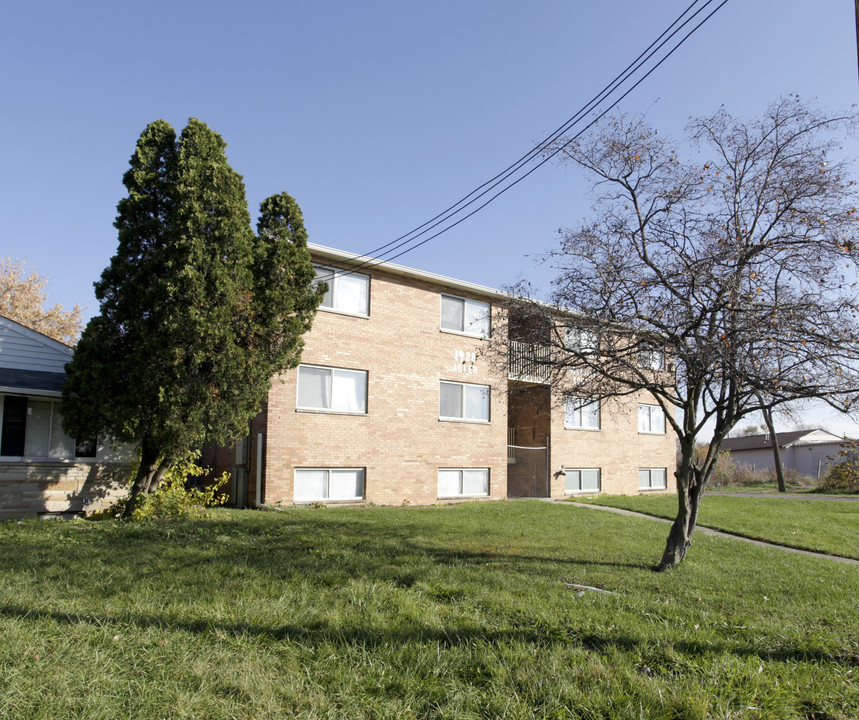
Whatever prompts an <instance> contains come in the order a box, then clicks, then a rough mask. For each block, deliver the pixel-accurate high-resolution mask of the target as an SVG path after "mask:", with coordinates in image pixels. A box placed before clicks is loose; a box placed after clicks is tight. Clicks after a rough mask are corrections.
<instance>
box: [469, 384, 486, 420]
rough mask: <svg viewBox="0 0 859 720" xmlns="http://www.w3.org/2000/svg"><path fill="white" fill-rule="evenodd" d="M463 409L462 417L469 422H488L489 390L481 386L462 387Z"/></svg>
mask: <svg viewBox="0 0 859 720" xmlns="http://www.w3.org/2000/svg"><path fill="white" fill-rule="evenodd" d="M463 388H464V390H465V407H464V412H463V417H465V418H468V419H469V420H489V388H488V387H485V386H483V385H463Z"/></svg>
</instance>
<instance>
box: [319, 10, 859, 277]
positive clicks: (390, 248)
mask: <svg viewBox="0 0 859 720" xmlns="http://www.w3.org/2000/svg"><path fill="white" fill-rule="evenodd" d="M699 2H700V0H693V2H692V3H691V4H690V5H689V6H688V7H687V8H686V9H685V10H684V11H683V12H682V13H680V15H678V16H677V18H676V19H675V20H674V21H673V22H672V23H671V24H670V25H669V26H668V27H667V28H666V29H665V30H664V31H663V32H662V33H661V34H660V35H659V36H658V37H657V38H656V39H655V40H654V41H653V42H651V43H650V45H648V47H647V48H646V49H645V50H644V51H643V52H642V53H640V54H639V55H638V57H637V58H636V59H635V60H633V61H632V62H631V63H630V64H629V65H627V66H626V68H624V70H623V71H621V72H620V73H619V74H618V75H616V76H615V77H614V79H613V80H612V81H611V82H609V84H608V85H606V86H605V87H603V89H602V90H600V91H599V93H597V94H596V95H595V96H594V97H593V98H591V99H590V100H589V101H588V102H587V103H586V104H585V105H584V106H582V107H581V108H580V109H579V110H578V111H577V112H576V113H575V114H574V115H573V116H572V117H570V118H569V119H567V121H566V122H564V123H563V124H562V125H561V126H559V127H558V128H557V129H556V130H554V131H553V132H552V133H551V134H550V135H549V136H548V137H546V138H544V139H543V140H542V141H541V142H540V143H538V144H537V145H536V146H534V147H533V148H532V149H531V150H529V151H528V152H527V153H525V154H524V155H522V156H521V157H520V158H519V159H518V160H516V161H515V162H513V163H511V164H510V165H508V166H507V167H506V168H505V169H504V170H502V171H501V172H500V173H498V174H497V175H495V177H493V178H491V179H490V180H487V181H486V182H485V183H483V184H482V185H480V186H479V187H477V188H475V189H474V190H472V191H471V192H470V193H468V194H467V195H465V196H464V197H463V198H461V199H460V200H458V201H457V202H456V203H454V204H453V205H451V206H450V207H448V208H447V209H445V210H443V211H442V212H441V213H439V214H438V215H436V216H435V217H433V218H431V219H430V220H427V221H426V222H425V223H423V224H422V225H419V226H418V227H416V228H414V229H413V230H411V231H409V232H408V233H405V234H404V235H401V236H400V237H398V238H396V239H394V240H392V241H390V242H388V243H386V244H384V245H382V246H380V247H378V248H375V249H374V250H371V251H369V252H368V253H365V254H364V255H363V256H359V257H364V258H366V259H365V260H363V261H361V262H360V263H358V264H357V265H355V266H353V267H351V268H349V270H347V271H344V272H338V273H337V274H338V275H343V274H351V273H354V272H357V271H359V270H361V269H363V268H366V267H371V266H374V265H378V264H380V263H383V262H390V261H391V260H394V259H396V258H399V257H401V256H403V255H405V254H406V253H409V252H411V251H412V250H415V249H417V248H418V247H420V246H422V245H425V244H426V243H428V242H429V241H430V240H433V239H435V238H437V237H438V236H439V235H442V234H443V233H445V232H447V231H448V230H451V229H453V228H454V227H456V226H457V225H459V224H460V223H462V222H464V221H465V220H467V219H468V218H470V217H472V216H473V215H475V214H476V213H477V212H479V211H480V210H482V209H483V208H485V207H486V206H487V205H489V204H490V203H491V202H493V201H494V200H496V199H497V198H498V197H499V196H501V195H503V194H504V193H505V192H507V191H508V190H510V189H511V188H512V187H514V186H516V185H518V184H519V183H520V182H522V180H524V179H525V178H527V177H528V176H530V175H531V174H532V173H533V172H535V171H536V170H537V169H538V168H540V167H542V166H543V165H545V164H546V163H547V162H549V160H551V159H553V158H554V157H555V156H556V155H557V154H558V153H560V152H562V151H563V150H564V148H566V147H567V146H568V145H569V144H570V143H572V142H573V141H575V140H576V139H578V138H579V137H581V135H582V134H584V133H585V132H586V131H587V130H589V129H590V128H591V127H593V125H595V124H596V123H597V122H599V120H601V119H602V118H603V117H605V115H606V114H608V113H609V112H610V111H611V110H612V109H613V108H615V107H616V106H617V105H618V104H619V103H620V102H621V101H622V100H623V99H624V98H626V97H627V96H628V95H629V94H630V93H631V92H632V91H633V90H635V89H636V88H637V87H638V86H639V85H640V84H641V83H642V82H644V80H646V79H647V78H648V77H649V76H650V75H651V74H652V73H653V72H654V71H655V70H656V69H657V68H658V67H659V66H660V65H662V63H663V62H665V61H666V60H667V59H668V58H669V57H671V55H673V54H674V52H676V51H677V50H678V49H679V48H680V46H681V45H683V43H685V42H686V40H688V39H689V37H691V36H692V35H693V34H694V33H695V32H697V30H698V29H699V28H700V27H701V26H702V25H704V23H706V22H707V21H708V20H709V19H710V18H711V17H713V15H715V14H716V13H717V12H718V11H719V10H720V9H721V8H722V7H723V6H724V5H725V4H727V2H728V0H721V2H720V3H719V4H718V5H717V6H716V8H715V9H713V10H712V11H711V12H710V13H709V14H708V15H706V17H704V18H703V19H702V20H700V21H699V22H698V24H697V25H695V26H694V27H693V28H692V29H691V30H689V31H688V32H687V33H686V34H685V35H684V36H683V37H682V38H680V39H679V40H678V41H677V42H676V43H675V44H674V45H673V47H671V48H670V49H669V50H668V51H667V53H666V54H665V55H664V56H662V57H661V58H660V59H659V60H658V61H657V62H656V64H655V65H653V67H651V68H650V69H649V70H648V71H647V72H646V73H645V74H644V75H643V76H642V77H641V78H639V79H638V80H637V81H636V82H635V83H634V84H633V85H632V86H631V87H629V89H627V90H626V91H625V92H624V93H623V94H622V95H620V97H618V98H617V99H616V100H614V101H613V102H612V103H611V104H610V105H608V106H607V107H606V108H605V109H604V110H602V111H601V112H600V113H599V114H598V115H597V116H596V117H594V119H593V120H591V121H590V122H589V123H588V124H587V125H585V127H583V128H582V129H581V130H579V131H578V132H577V133H576V134H575V135H573V136H572V137H570V138H568V139H567V140H566V142H565V143H564V144H562V145H557V142H558V141H559V140H560V139H561V138H563V137H564V135H565V134H566V133H569V132H570V131H571V130H572V129H573V128H574V127H575V126H576V125H577V124H579V123H580V122H581V121H582V119H583V118H584V117H585V116H586V115H587V114H588V113H590V112H592V111H594V110H595V109H596V108H597V107H598V106H599V105H600V104H601V103H602V102H603V101H604V100H606V99H607V98H609V96H611V95H612V94H613V93H614V92H615V91H617V90H618V89H619V88H620V87H621V85H623V84H624V83H625V82H626V81H627V80H629V79H630V78H631V77H632V75H633V74H635V73H636V72H637V71H638V70H640V69H641V68H642V67H643V66H644V65H645V64H646V63H648V62H649V61H650V60H651V59H652V58H653V57H654V56H655V55H656V54H657V53H658V52H659V51H660V50H662V48H663V47H665V45H667V44H668V43H669V42H670V41H671V40H672V39H673V38H674V37H675V36H676V35H677V34H678V33H680V32H681V31H682V30H683V28H685V27H686V26H687V25H689V24H690V23H691V22H692V21H693V20H694V19H695V18H696V17H697V16H698V15H700V14H701V13H703V12H704V11H705V10H706V9H707V8H708V6H710V5H712V4H713V3H715V2H718V0H706V1H705V2H704V4H703V5H701V7H699V8H698V9H697V10H695V12H693V13H692V14H691V15H689V13H690V12H691V11H692V9H693V8H694V7H695V6H696V5H697V4H698V3H699ZM857 2H859V0H857ZM686 15H689V17H686V19H685V20H684V19H683V18H684V17H685V16H686ZM681 21H682V22H681ZM550 148H551V150H550ZM541 154H542V155H543V156H544V157H543V159H542V160H541V161H540V162H539V163H537V164H536V165H534V167H532V168H531V169H530V170H528V171H527V172H525V173H524V174H522V175H521V176H519V177H517V178H515V179H513V180H510V178H511V177H513V176H514V175H516V173H518V172H519V171H521V170H522V169H523V168H524V167H525V166H527V165H528V164H529V163H531V162H532V161H533V160H535V159H536V158H537V157H539V156H540V155H541ZM508 180H510V182H509V183H507V184H506V185H503V187H501V189H500V190H498V191H497V192H495V193H494V194H492V195H490V196H489V198H488V199H486V200H484V201H483V202H482V203H480V204H479V205H477V207H475V208H474V209H472V210H471V211H470V212H468V213H466V214H465V215H462V216H461V217H459V218H458V219H456V220H454V218H456V216H457V215H460V214H461V213H463V212H464V211H465V210H466V209H467V208H469V207H471V206H472V205H474V204H476V203H478V202H479V201H480V200H481V199H482V198H484V197H486V196H487V195H489V194H490V193H491V192H492V191H493V190H495V189H496V188H498V187H499V186H500V185H502V184H503V183H505V182H507V181H508ZM448 221H451V222H450V224H449V225H444V224H445V223H447V222H448ZM440 225H444V227H442V228H441V229H440V230H438V232H435V233H433V234H431V235H429V236H428V237H425V238H424V239H423V240H420V241H419V242H416V241H417V240H418V238H420V237H421V236H423V235H426V234H427V233H429V232H431V231H432V230H434V229H435V228H437V227H439V226H440ZM401 248H404V249H402V250H401ZM398 250H400V252H397V251H398ZM382 251H384V252H382ZM326 279H327V278H326V277H321V278H320V280H323V281H325V280H326Z"/></svg>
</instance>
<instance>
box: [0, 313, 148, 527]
mask: <svg viewBox="0 0 859 720" xmlns="http://www.w3.org/2000/svg"><path fill="white" fill-rule="evenodd" d="M73 352H74V351H73V350H72V348H70V347H68V346H67V345H64V344H63V343H61V342H58V341H57V340H54V339H52V338H49V337H48V336H46V335H43V334H41V333H39V332H36V331H35V330H31V329H30V328H27V327H25V326H23V325H21V324H19V323H17V322H15V321H14V320H10V319H9V318H6V317H3V316H2V315H0V420H2V424H0V519H4V518H9V517H19V516H23V515H32V514H34V513H74V512H81V511H82V510H84V509H86V508H96V507H99V506H101V505H102V504H104V503H105V502H106V501H107V500H108V499H109V498H110V496H111V495H112V494H114V493H115V492H116V490H118V489H119V488H120V487H123V486H124V485H125V481H126V479H127V477H128V472H129V465H130V460H131V457H132V453H131V451H130V449H129V448H127V447H126V448H114V447H112V445H111V444H110V443H107V442H104V440H103V439H102V441H101V442H99V441H98V439H97V438H77V439H75V438H70V437H69V436H68V435H66V434H65V433H64V432H63V428H62V417H61V414H60V413H61V396H62V392H61V391H62V385H63V382H64V380H65V377H66V374H65V370H64V366H65V364H66V363H67V362H68V361H69V360H71V357H72V354H73Z"/></svg>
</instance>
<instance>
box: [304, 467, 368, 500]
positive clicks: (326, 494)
mask: <svg viewBox="0 0 859 720" xmlns="http://www.w3.org/2000/svg"><path fill="white" fill-rule="evenodd" d="M311 472H312V473H325V481H324V490H323V492H322V494H321V495H313V496H303V497H301V498H299V497H298V495H297V493H296V489H297V488H298V478H299V475H300V474H301V473H311ZM332 473H334V474H336V473H358V477H359V479H360V482H361V494H360V495H354V496H353V495H349V496H345V495H344V496H339V497H334V498H332V497H331V475H332ZM292 477H293V484H292V498H293V502H294V503H296V504H298V505H300V504H301V503H312V502H361V501H363V500H364V497H365V495H366V493H367V471H366V468H359V467H301V468H295V469H294V470H293V475H292Z"/></svg>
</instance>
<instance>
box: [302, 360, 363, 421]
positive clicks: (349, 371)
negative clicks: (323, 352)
mask: <svg viewBox="0 0 859 720" xmlns="http://www.w3.org/2000/svg"><path fill="white" fill-rule="evenodd" d="M303 369H313V370H327V371H329V372H330V373H331V383H332V385H333V383H334V380H335V378H336V376H337V375H338V374H340V375H341V376H347V375H362V376H363V378H364V397H363V398H361V399H360V400H361V402H362V403H363V408H362V409H359V410H351V409H349V408H338V407H334V406H333V404H334V393H333V392H332V393H331V397H330V403H331V405H330V406H328V407H325V406H316V405H302V404H301V371H302V370H303ZM369 384H370V383H369V377H368V373H367V371H366V370H356V369H354V368H336V367H328V366H326V365H308V364H304V363H302V364H301V365H299V366H298V372H297V375H296V381H295V408H296V410H300V411H303V412H320V413H333V414H339V415H366V414H367V395H368V393H369Z"/></svg>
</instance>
